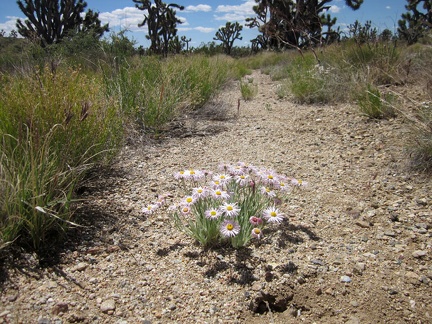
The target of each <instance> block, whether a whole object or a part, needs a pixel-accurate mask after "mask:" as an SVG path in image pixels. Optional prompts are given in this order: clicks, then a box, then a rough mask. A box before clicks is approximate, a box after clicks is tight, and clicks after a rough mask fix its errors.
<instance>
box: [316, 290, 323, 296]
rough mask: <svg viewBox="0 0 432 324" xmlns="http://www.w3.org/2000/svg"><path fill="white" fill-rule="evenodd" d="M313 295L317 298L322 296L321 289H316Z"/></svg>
mask: <svg viewBox="0 0 432 324" xmlns="http://www.w3.org/2000/svg"><path fill="white" fill-rule="evenodd" d="M315 294H316V295H317V296H320V295H322V289H321V288H318V289H317V290H316V291H315Z"/></svg>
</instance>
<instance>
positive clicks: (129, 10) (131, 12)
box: [99, 7, 146, 31]
mask: <svg viewBox="0 0 432 324" xmlns="http://www.w3.org/2000/svg"><path fill="white" fill-rule="evenodd" d="M144 14H145V11H142V10H139V9H138V8H135V7H125V8H123V9H116V10H114V11H111V12H101V13H99V19H100V20H101V22H102V23H103V24H106V23H109V27H110V28H112V29H116V28H120V29H128V30H130V31H144V29H146V28H144V27H138V24H140V23H142V22H143V20H144Z"/></svg>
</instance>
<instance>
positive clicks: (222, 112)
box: [0, 72, 432, 323]
mask: <svg viewBox="0 0 432 324" xmlns="http://www.w3.org/2000/svg"><path fill="white" fill-rule="evenodd" d="M249 78H252V79H253V83H254V84H256V85H257V87H258V95H257V96H256V97H255V98H254V99H253V100H251V101H247V102H246V101H243V100H241V101H240V106H238V104H239V99H240V97H241V95H240V90H239V85H238V84H237V83H232V84H230V85H229V86H228V87H227V88H226V89H224V91H223V92H222V93H221V95H219V96H218V97H217V98H214V99H213V100H212V101H211V102H209V103H208V104H207V105H206V107H205V108H204V109H203V110H202V111H200V113H199V114H198V113H190V114H188V115H185V116H182V117H181V118H179V119H178V120H177V121H175V122H172V123H170V125H168V126H167V128H166V130H165V131H164V132H162V134H161V135H160V137H159V139H157V140H155V139H148V138H138V137H137V138H134V139H133V140H131V142H130V143H129V145H128V146H126V147H125V148H124V150H123V152H122V153H121V155H120V157H119V158H118V159H117V161H116V162H115V163H114V164H113V165H112V167H111V168H110V169H109V170H104V171H103V172H100V173H98V174H95V175H94V176H93V177H92V178H91V180H90V181H88V183H87V184H86V185H85V186H83V188H82V189H81V191H82V198H83V199H85V200H84V201H83V202H82V203H80V206H79V208H78V211H77V214H78V215H79V221H80V222H81V223H82V224H84V225H85V226H86V227H85V228H83V229H79V230H74V231H72V232H71V238H70V239H69V241H68V242H67V244H66V245H65V247H64V248H63V249H62V250H61V251H60V252H59V253H58V254H57V259H56V260H49V262H46V263H44V264H43V265H42V266H40V265H39V263H38V261H37V260H36V258H35V256H34V255H31V254H25V253H24V254H23V255H21V258H20V259H13V256H9V258H6V259H7V261H8V263H7V264H8V266H7V267H6V266H4V267H2V278H3V280H2V283H1V285H2V286H1V287H2V290H1V297H0V322H2V321H3V322H4V323H75V322H83V323H176V322H177V323H243V322H247V323H298V322H304V323H430V322H432V297H431V292H432V289H431V287H432V282H431V280H432V263H431V257H432V240H431V233H432V230H431V226H432V221H431V212H432V199H431V197H432V195H431V192H432V182H431V181H430V178H428V177H426V176H425V175H422V174H420V173H416V172H415V171H412V170H411V169H410V168H409V167H408V163H407V156H406V154H405V153H404V145H405V142H406V139H407V135H408V132H409V129H408V124H407V123H405V122H404V121H403V119H402V118H401V117H396V118H394V119H391V120H380V121H370V120H368V119H367V118H366V117H364V116H361V115H359V113H358V111H357V108H356V107H355V106H353V105H347V104H343V105H334V106H329V105H322V106H321V105H297V104H294V103H293V102H292V101H291V100H289V98H286V99H278V97H277V95H276V87H277V83H276V82H273V81H271V80H270V78H269V77H268V76H266V75H262V74H260V73H259V72H254V73H253V75H252V76H249ZM237 161H243V162H247V163H251V164H254V165H257V166H264V167H268V168H273V169H275V170H276V171H278V172H280V173H284V174H286V175H288V176H293V177H296V178H301V179H303V180H305V181H307V182H308V183H309V186H308V187H307V188H305V190H301V191H296V192H294V193H293V194H292V197H291V198H290V201H289V203H288V204H287V205H286V206H284V208H285V209H286V210H285V212H286V213H287V215H288V217H287V219H286V220H285V221H284V222H283V224H281V226H279V227H278V228H276V229H274V230H272V231H269V232H268V233H265V234H266V236H265V238H264V239H263V240H262V241H261V242H260V243H259V244H251V245H250V246H248V247H247V248H243V249H239V250H233V249H229V248H219V249H208V250H205V249H203V248H201V247H200V246H198V245H196V244H194V242H193V241H192V240H191V239H190V238H188V237H187V236H185V235H184V234H182V233H180V232H179V231H178V230H177V229H176V228H174V227H173V225H172V223H171V222H170V217H169V214H168V212H166V211H164V212H160V213H157V214H153V215H150V216H148V217H147V216H146V215H144V214H143V213H142V211H141V209H142V207H143V206H144V205H145V204H146V203H148V202H151V201H152V200H154V199H155V197H156V196H157V195H158V194H162V193H166V192H170V193H171V194H172V195H173V196H174V197H177V196H179V195H180V192H181V191H180V190H179V188H178V186H177V183H176V181H175V179H174V178H173V174H174V173H175V172H177V171H179V170H183V169H186V168H195V169H200V168H204V169H213V170H215V169H216V168H217V166H218V165H219V163H221V162H237ZM23 256H24V257H23ZM11 260H12V261H11ZM3 261H5V260H3Z"/></svg>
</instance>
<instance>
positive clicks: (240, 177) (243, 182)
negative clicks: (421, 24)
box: [234, 174, 249, 187]
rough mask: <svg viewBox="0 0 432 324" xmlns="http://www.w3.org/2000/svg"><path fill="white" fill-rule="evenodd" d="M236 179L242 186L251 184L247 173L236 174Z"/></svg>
mask: <svg viewBox="0 0 432 324" xmlns="http://www.w3.org/2000/svg"><path fill="white" fill-rule="evenodd" d="M234 179H235V181H236V182H237V183H238V185H239V186H240V187H245V186H247V185H248V184H249V175H247V174H239V175H236V176H235V177H234Z"/></svg>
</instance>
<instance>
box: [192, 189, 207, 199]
mask: <svg viewBox="0 0 432 324" xmlns="http://www.w3.org/2000/svg"><path fill="white" fill-rule="evenodd" d="M207 194H208V190H207V188H203V187H197V188H192V197H194V198H195V199H200V198H205V197H206V196H207Z"/></svg>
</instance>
